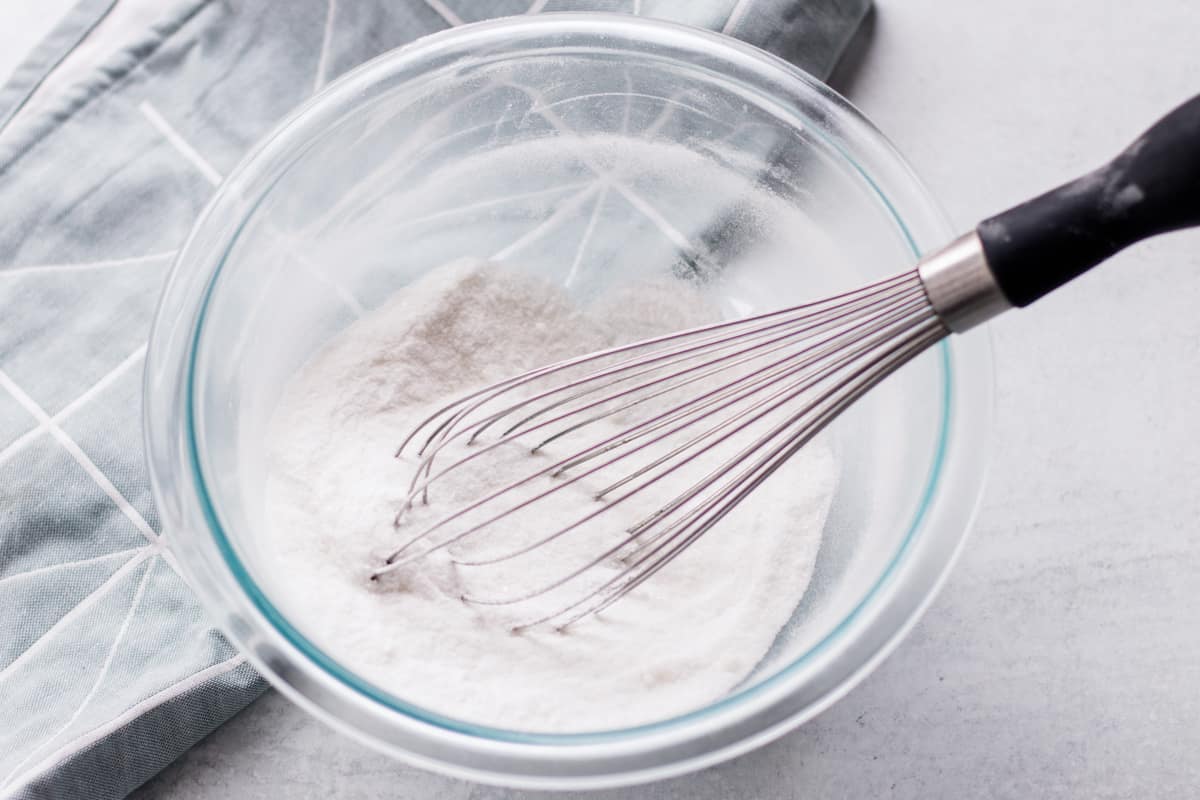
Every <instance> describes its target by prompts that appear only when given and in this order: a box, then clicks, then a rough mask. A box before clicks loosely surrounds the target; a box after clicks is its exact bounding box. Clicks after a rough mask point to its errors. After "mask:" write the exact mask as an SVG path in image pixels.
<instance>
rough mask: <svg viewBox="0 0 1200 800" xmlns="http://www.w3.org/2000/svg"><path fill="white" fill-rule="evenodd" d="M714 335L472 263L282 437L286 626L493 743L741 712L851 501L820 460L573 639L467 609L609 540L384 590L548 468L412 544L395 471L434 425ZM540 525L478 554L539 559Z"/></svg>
mask: <svg viewBox="0 0 1200 800" xmlns="http://www.w3.org/2000/svg"><path fill="white" fill-rule="evenodd" d="M711 313H712V312H711V310H710V309H709V308H708V306H707V305H706V303H705V302H704V301H703V300H702V299H701V296H700V294H699V293H698V292H695V291H692V290H689V289H688V288H687V287H686V286H683V285H681V284H680V283H679V282H678V281H673V282H671V284H670V285H667V284H648V285H646V286H639V287H637V291H636V292H624V293H621V294H620V295H618V296H615V297H611V298H608V300H602V301H600V302H598V303H596V304H594V305H593V306H590V307H589V308H587V309H581V308H579V307H578V306H577V305H576V304H575V303H574V302H572V301H571V300H570V299H569V298H568V297H567V296H566V295H565V294H564V293H563V292H562V290H561V289H559V288H558V287H557V286H553V285H550V284H548V283H545V282H542V281H538V280H535V279H532V278H529V277H525V276H520V275H517V274H514V273H513V272H511V271H507V270H505V269H502V268H499V267H497V266H496V265H494V264H489V263H486V262H456V263H454V264H450V265H446V266H444V267H442V268H439V269H437V270H434V271H432V272H431V273H429V274H427V275H426V276H425V277H424V278H422V279H421V280H419V281H417V282H416V283H415V284H414V285H412V286H410V287H408V288H406V289H405V290H404V291H402V292H400V293H398V295H397V296H396V297H395V298H393V299H392V300H391V301H390V302H388V303H387V304H385V305H384V306H383V307H382V308H380V309H379V310H377V311H375V312H373V313H372V314H370V315H369V316H367V317H366V318H364V319H362V320H360V321H358V322H357V323H355V324H353V325H352V326H350V327H349V328H348V329H346V330H345V331H344V332H342V333H341V334H340V335H339V336H337V337H336V338H335V339H334V340H333V341H332V342H331V343H330V344H329V345H328V346H327V347H325V348H324V349H323V350H322V351H320V352H319V353H318V354H317V355H316V356H315V357H314V358H312V359H311V360H310V361H309V363H308V364H306V365H305V366H304V367H303V368H302V369H301V370H300V372H299V373H298V374H297V375H296V376H295V377H294V378H293V380H292V381H291V383H290V384H289V385H288V387H287V388H286V390H285V392H284V395H283V397H282V399H281V402H280V405H279V408H278V410H277V411H276V414H275V417H274V420H273V423H272V429H271V443H270V450H271V462H270V469H269V475H268V482H267V493H266V518H267V529H268V535H269V537H270V539H269V540H268V542H267V548H268V552H269V553H270V561H271V562H272V563H273V564H274V565H275V566H276V567H277V569H276V570H275V575H274V579H275V580H274V583H275V584H276V585H275V586H274V588H273V591H274V592H275V593H276V594H278V595H281V601H282V602H281V604H282V606H283V608H284V610H285V612H286V613H287V614H288V615H289V617H290V618H291V619H292V620H294V621H295V622H296V624H297V625H298V627H299V628H300V629H301V630H302V631H303V632H304V633H305V634H306V635H308V636H309V637H311V638H312V639H313V640H314V641H315V643H316V644H317V645H318V646H319V647H321V648H322V649H323V650H325V652H326V653H328V654H329V655H331V656H332V657H334V658H335V659H337V660H338V661H339V662H341V663H342V664H344V665H345V666H346V667H348V668H349V669H351V670H353V671H355V672H356V673H358V674H360V675H361V676H363V677H365V678H366V679H368V680H370V681H372V682H374V683H376V684H377V685H379V686H380V687H381V688H383V689H385V690H387V691H389V692H391V693H393V694H395V695H397V696H399V697H402V698H403V699H405V700H406V701H409V702H411V703H413V704H416V705H418V706H421V707H424V708H426V709H429V710H432V711H435V712H438V713H441V714H445V715H449V716H453V717H456V718H458V719H462V720H466V721H470V722H475V723H482V724H488V725H494V726H499V727H504V728H509V729H516V730H524V731H542V732H580V731H596V730H605V729H613V728H618V727H625V726H630V725H636V724H642V723H647V722H652V721H656V720H661V719H664V718H667V717H670V716H673V715H676V714H680V713H684V712H687V711H690V710H693V709H695V708H697V707H699V706H701V705H703V704H705V703H707V702H710V701H712V700H714V699H717V698H719V697H720V696H721V695H723V694H724V693H726V692H727V691H729V690H730V689H731V688H732V687H734V686H735V685H736V684H737V683H738V682H739V681H741V680H742V679H744V678H745V677H746V676H747V675H748V674H749V673H750V672H751V670H752V669H753V668H754V667H755V665H756V664H757V663H758V661H759V660H760V659H761V658H762V657H763V655H764V654H765V653H766V652H767V650H768V648H769V647H770V646H771V644H772V642H773V640H774V639H775V637H776V635H777V634H778V632H779V631H780V629H781V628H782V627H783V625H784V624H785V623H786V622H787V620H788V619H789V617H790V616H791V614H792V613H793V610H794V609H795V608H796V606H797V604H798V603H799V601H800V598H801V597H802V595H803V594H804V592H805V589H806V587H807V585H808V582H809V579H810V577H811V575H812V570H813V564H814V562H815V559H816V555H817V549H818V546H819V544H820V538H821V529H822V525H823V524H824V520H825V516H826V513H827V511H828V508H829V505H830V501H831V498H832V495H833V490H834V483H835V480H836V464H835V461H834V458H833V455H832V452H831V451H830V449H829V448H828V447H827V446H826V445H824V444H823V443H822V442H821V441H820V440H817V441H815V442H813V443H811V444H810V445H809V446H807V447H805V448H804V449H803V450H802V451H801V452H800V453H799V454H798V455H797V456H796V457H794V458H793V459H791V460H790V461H789V462H788V463H787V464H786V465H785V466H784V467H783V468H782V469H780V470H779V472H777V473H776V474H775V475H773V476H772V477H771V478H770V479H769V480H768V481H767V482H766V483H765V484H763V485H762V486H761V487H760V488H759V489H758V490H757V491H756V492H755V494H754V495H753V496H752V498H751V499H750V500H749V501H747V502H744V503H742V504H741V505H740V506H738V507H737V508H736V509H735V510H734V512H733V513H731V514H730V515H729V516H728V517H726V518H725V519H724V520H723V521H722V522H721V523H720V524H719V525H718V526H716V527H715V528H714V529H713V530H712V531H710V532H709V533H708V534H706V535H705V536H704V537H703V538H701V539H700V540H698V541H697V542H696V543H695V544H694V545H692V546H691V547H690V548H689V549H688V550H687V551H686V552H684V553H683V554H682V555H681V556H680V557H679V558H677V559H676V560H675V561H673V562H672V563H671V564H670V565H669V566H667V567H666V568H665V569H663V570H662V571H660V572H659V573H658V574H656V575H655V576H654V577H653V579H651V580H649V581H647V582H645V583H644V584H642V585H641V586H639V587H638V588H637V589H636V590H635V591H633V592H632V593H630V594H629V595H628V596H627V597H625V598H623V599H622V600H621V601H620V602H618V603H616V604H614V605H612V606H610V607H609V608H607V609H605V610H604V612H603V613H602V614H600V615H597V616H593V617H588V618H586V619H583V620H581V621H580V622H578V623H575V624H574V625H571V626H570V627H568V628H567V629H566V631H565V632H558V631H556V630H554V629H553V628H551V627H549V626H545V627H534V628H530V629H528V630H525V631H522V632H521V633H517V634H514V633H513V632H512V626H513V625H514V624H518V623H520V622H521V621H523V619H524V620H528V619H531V618H536V617H537V616H538V615H539V614H541V613H548V612H549V611H552V610H554V608H555V607H556V605H557V606H561V605H562V604H563V599H562V598H563V597H565V596H567V595H564V594H562V593H561V592H560V593H558V594H556V593H554V592H551V593H549V594H548V595H547V596H545V597H539V598H536V599H534V600H531V601H527V602H524V603H520V604H516V605H515V606H485V605H476V604H470V603H465V602H463V600H462V596H463V594H464V593H466V594H468V595H471V596H487V595H493V596H499V595H505V594H508V595H512V594H513V593H514V592H519V591H520V590H523V589H528V588H531V587H536V586H539V585H543V584H545V583H548V582H551V581H552V580H553V579H554V578H557V577H561V576H562V575H563V574H565V573H564V570H565V569H569V567H568V566H565V565H570V564H577V563H581V559H582V560H583V561H586V560H588V559H589V558H590V557H592V556H593V555H594V554H595V553H596V552H597V546H598V544H597V538H596V536H597V535H601V536H605V535H607V536H611V535H612V534H611V532H605V533H602V534H596V533H594V532H591V533H589V532H588V531H583V530H581V531H580V532H578V533H572V534H571V535H568V536H564V537H562V538H561V539H560V540H556V541H555V542H554V545H553V547H550V548H542V549H539V550H537V551H535V552H534V553H532V554H531V555H530V556H529V557H522V558H520V559H514V560H513V561H512V562H510V563H505V564H502V565H496V566H493V567H464V566H460V565H456V564H455V563H453V560H452V557H451V553H452V552H453V553H456V554H457V555H458V556H459V557H461V548H458V549H456V548H449V549H448V550H444V551H440V552H438V553H436V554H434V555H431V556H430V557H429V558H427V559H425V560H423V561H422V562H420V563H419V564H416V565H413V566H411V567H407V568H405V569H404V570H400V571H399V572H398V573H395V574H392V575H389V576H387V577H386V578H385V579H384V580H381V581H379V582H372V581H370V580H369V579H368V576H369V573H370V571H371V567H372V566H373V565H378V564H379V563H380V560H381V558H382V557H383V555H384V554H386V553H388V552H390V551H391V550H392V549H394V548H395V547H396V546H397V545H398V544H399V543H400V542H402V541H403V540H404V538H405V536H406V535H407V534H408V532H409V531H413V530H418V529H419V527H417V526H419V525H420V523H421V521H422V519H424V520H429V519H434V518H435V517H431V516H429V515H430V514H431V513H436V512H437V511H438V510H439V509H440V510H442V513H444V509H446V508H453V507H455V504H461V503H463V502H465V501H467V500H469V499H471V498H475V497H478V496H480V495H481V493H482V492H483V491H484V486H485V484H487V482H488V481H489V480H492V481H494V480H495V478H496V473H497V472H499V473H507V472H508V471H510V470H511V471H512V474H513V475H514V477H515V476H517V475H519V474H521V472H519V470H522V469H524V471H528V469H529V467H528V464H525V465H524V467H522V463H523V462H522V461H521V459H525V460H528V459H529V458H530V456H529V455H528V449H526V448H516V447H514V448H511V449H509V450H507V451H504V452H502V453H498V454H497V455H496V457H495V458H493V459H489V460H488V461H487V462H486V463H487V466H486V467H484V468H481V469H479V470H475V471H471V470H466V471H464V472H463V474H462V475H458V476H455V479H454V480H453V481H448V482H447V486H446V487H440V486H439V487H438V488H437V491H435V492H434V493H433V503H432V505H431V506H430V508H429V509H420V508H418V510H417V512H416V517H417V519H416V520H415V521H413V522H411V524H410V522H409V521H408V520H406V523H405V526H402V527H401V529H400V530H397V529H396V528H395V527H394V526H393V517H394V515H395V514H396V511H397V510H398V509H399V508H400V507H401V503H402V500H403V498H404V495H405V490H406V489H407V487H408V485H409V479H410V478H411V475H412V471H413V464H414V462H413V461H411V460H403V459H396V458H394V457H393V453H394V450H395V448H396V445H397V444H398V442H399V441H400V439H402V438H403V436H404V435H405V434H407V432H408V431H409V430H410V429H411V428H412V426H413V425H414V424H415V423H416V422H418V421H420V420H421V419H423V418H424V417H425V415H426V414H428V413H429V411H430V410H431V409H433V408H436V407H437V406H439V405H441V404H442V403H444V402H445V401H446V400H447V398H448V397H449V396H453V395H457V394H461V393H463V392H465V391H466V390H468V389H470V388H472V387H473V386H477V385H482V384H486V383H490V382H492V381H495V380H499V379H501V378H504V377H508V376H509V375H512V374H514V373H517V372H520V371H522V370H524V369H527V368H530V367H532V366H536V365H539V364H544V363H547V362H548V361H551V360H555V359H559V358H563V357H566V356H569V355H577V354H580V353H584V352H588V351H591V350H595V349H597V348H600V347H604V346H608V345H611V344H612V343H614V342H618V341H630V340H633V339H637V338H643V337H645V336H649V335H653V334H655V333H658V332H662V331H666V330H674V329H679V328H683V327H688V326H691V325H694V324H698V323H700V322H702V321H705V320H707V319H709V318H711ZM671 488H672V487H671V486H670V485H667V486H664V487H662V489H661V491H662V492H670V491H671ZM675 488H676V489H677V490H678V488H679V487H678V486H676V487H675ZM654 499H655V498H649V501H650V502H653V500H654ZM658 499H659V500H660V502H661V497H660V498H658ZM589 502H592V503H594V502H595V501H594V499H592V497H591V495H590V492H589V491H588V489H587V488H586V487H572V488H571V489H570V490H568V491H563V492H560V493H556V494H555V495H554V496H553V498H552V502H550V503H549V505H548V506H547V507H545V508H542V507H539V510H538V515H539V520H540V523H539V525H537V526H536V528H537V530H536V531H535V533H537V534H539V535H540V534H544V533H545V532H547V531H548V530H549V529H550V528H549V527H548V526H557V525H560V524H562V523H563V522H564V521H569V520H571V519H574V518H577V517H578V516H579V515H580V509H581V508H585V507H586V505H585V504H587V503H589ZM422 515H424V517H422ZM523 524H525V523H523V522H521V521H517V522H513V523H512V524H510V525H508V528H507V529H506V530H502V531H493V530H488V531H487V533H486V536H485V535H480V536H479V537H477V538H478V539H479V540H480V543H479V544H478V545H472V546H473V547H476V548H477V549H475V550H470V549H468V554H469V555H476V554H477V553H479V552H484V553H487V552H492V553H495V552H501V551H503V550H504V549H505V548H511V547H513V546H514V544H520V543H521V542H523V541H528V540H529V539H528V536H529V535H530V534H529V532H528V531H523V530H522V529H521V526H522V525H523ZM522 537H524V538H522ZM463 547H467V543H466V542H464V543H463ZM497 548H498V549H497ZM619 566H620V565H616V566H615V567H614V566H612V565H609V566H608V568H609V569H614V568H619ZM562 591H566V590H565V589H563V590H562Z"/></svg>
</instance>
